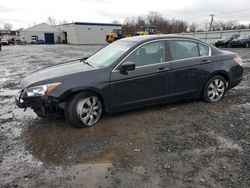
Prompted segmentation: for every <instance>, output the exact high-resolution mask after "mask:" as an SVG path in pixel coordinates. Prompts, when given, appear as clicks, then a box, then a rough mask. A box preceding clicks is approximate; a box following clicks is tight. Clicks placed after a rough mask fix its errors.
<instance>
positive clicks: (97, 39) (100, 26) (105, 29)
mask: <svg viewBox="0 0 250 188" xmlns="http://www.w3.org/2000/svg"><path fill="white" fill-rule="evenodd" d="M57 28H58V29H59V30H61V31H64V32H65V39H66V42H67V43H69V44H106V43H107V42H106V41H105V38H106V35H107V34H108V33H110V32H111V31H112V30H113V29H121V25H120V24H108V23H86V22H74V23H69V24H63V25H59V26H57Z"/></svg>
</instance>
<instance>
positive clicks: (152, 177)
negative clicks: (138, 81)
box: [0, 45, 250, 188]
mask: <svg viewBox="0 0 250 188" xmlns="http://www.w3.org/2000/svg"><path fill="white" fill-rule="evenodd" d="M99 48H101V46H71V45H67V46H65V45H53V46H46V45H37V46H9V47H5V46H4V47H3V50H2V51H0V66H1V68H0V106H1V110H0V125H1V127H0V143H1V145H0V169H1V170H0V187H150V188H151V187H250V157H249V156H250V66H249V65H250V50H249V49H229V50H233V51H237V52H239V54H240V55H241V57H243V58H244V61H245V67H246V68H245V75H244V80H243V81H242V83H241V84H240V85H239V86H238V87H236V88H234V89H232V90H231V91H229V92H228V93H227V95H226V96H225V98H224V100H223V101H221V102H220V103H218V104H207V103H204V102H202V101H200V100H196V101H184V102H179V103H175V104H171V105H159V106H154V107H148V108H144V109H141V110H136V111H130V112H123V113H119V114H116V115H105V116H104V117H103V119H102V120H101V121H100V122H99V123H98V124H97V125H96V126H94V127H91V128H85V129H75V128H72V127H70V126H69V125H68V124H67V123H66V122H65V120H64V119H59V120H49V121H48V120H41V119H39V118H38V117H37V116H36V115H35V114H34V113H33V111H32V110H29V109H28V110H27V111H25V112H23V111H22V110H21V109H18V108H16V107H15V104H14V95H15V94H16V93H17V92H18V90H19V86H18V82H19V80H20V79H22V78H24V77H25V76H27V75H29V74H30V73H31V72H33V71H35V70H37V69H40V68H43V67H46V66H48V65H53V64H56V63H60V62H62V61H66V60H70V59H75V58H80V57H83V56H85V55H88V54H91V53H93V52H94V51H96V50H97V49H99ZM247 67H248V68H247Z"/></svg>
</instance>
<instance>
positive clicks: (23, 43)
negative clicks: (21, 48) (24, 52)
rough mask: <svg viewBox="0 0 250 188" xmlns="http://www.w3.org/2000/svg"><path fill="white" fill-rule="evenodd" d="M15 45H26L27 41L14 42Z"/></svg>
mask: <svg viewBox="0 0 250 188" xmlns="http://www.w3.org/2000/svg"><path fill="white" fill-rule="evenodd" d="M16 44H18V45H25V44H27V41H25V40H20V39H19V40H16Z"/></svg>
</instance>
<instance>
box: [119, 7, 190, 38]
mask: <svg viewBox="0 0 250 188" xmlns="http://www.w3.org/2000/svg"><path fill="white" fill-rule="evenodd" d="M145 26H154V27H156V28H157V29H158V30H159V31H160V32H161V33H179V32H185V31H186V30H187V23H186V22H184V21H182V20H175V19H173V20H168V19H166V18H164V17H163V16H162V15H161V14H160V13H158V12H153V11H152V12H149V13H148V15H146V16H139V17H137V18H135V17H131V18H127V19H126V20H125V22H124V24H123V25H122V28H123V30H124V32H125V33H127V34H134V33H135V32H137V31H141V30H142V29H143V27H145Z"/></svg>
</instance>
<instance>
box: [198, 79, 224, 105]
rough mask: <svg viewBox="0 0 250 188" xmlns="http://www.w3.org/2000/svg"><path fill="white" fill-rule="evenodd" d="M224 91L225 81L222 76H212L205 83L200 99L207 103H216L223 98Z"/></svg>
mask: <svg viewBox="0 0 250 188" xmlns="http://www.w3.org/2000/svg"><path fill="white" fill-rule="evenodd" d="M226 89H227V82H226V80H225V79H224V78H223V77H222V76H219V75H218V76H214V77H212V78H211V79H209V80H208V81H207V83H206V85H205V87H204V91H203V96H202V98H203V100H204V101H206V102H209V103H215V102H218V101H220V100H221V99H222V98H223V97H224V95H225V93H226Z"/></svg>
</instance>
